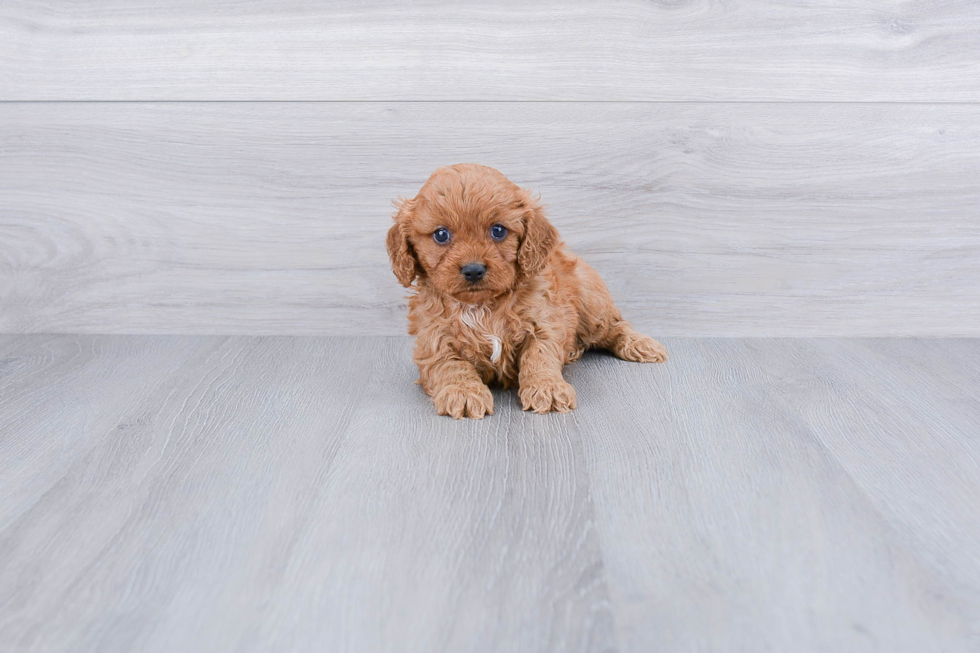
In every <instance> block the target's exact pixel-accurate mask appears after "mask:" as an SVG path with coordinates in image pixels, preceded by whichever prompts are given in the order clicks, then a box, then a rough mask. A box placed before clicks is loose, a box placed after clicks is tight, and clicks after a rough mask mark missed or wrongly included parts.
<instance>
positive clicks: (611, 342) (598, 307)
mask: <svg viewBox="0 0 980 653" xmlns="http://www.w3.org/2000/svg"><path fill="white" fill-rule="evenodd" d="M578 265H579V268H578V269H577V270H576V272H577V273H578V274H579V277H580V279H581V282H582V289H581V293H580V298H579V299H580V302H581V306H580V309H579V316H580V317H579V331H580V337H581V339H582V341H583V342H584V343H586V344H587V345H590V346H593V347H600V348H602V349H606V350H609V351H611V352H612V353H613V354H615V355H616V357H617V358H622V359H623V360H626V361H633V362H636V363H663V362H665V361H666V360H667V349H666V348H665V347H664V346H663V345H662V344H660V343H659V342H657V341H656V340H654V339H653V338H651V337H650V336H645V335H643V334H642V333H640V332H638V331H637V330H636V329H634V328H633V325H631V324H630V323H629V322H627V321H626V320H624V319H623V316H622V314H621V313H620V312H619V309H618V308H616V304H614V303H613V300H612V296H611V295H610V294H609V289H608V288H606V284H605V283H604V282H603V281H602V279H601V278H600V277H599V274H598V273H597V272H596V271H595V270H593V269H592V268H591V267H589V266H588V265H587V264H586V263H584V262H583V261H579V264H578Z"/></svg>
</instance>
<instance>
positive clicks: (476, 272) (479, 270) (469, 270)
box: [459, 263, 487, 283]
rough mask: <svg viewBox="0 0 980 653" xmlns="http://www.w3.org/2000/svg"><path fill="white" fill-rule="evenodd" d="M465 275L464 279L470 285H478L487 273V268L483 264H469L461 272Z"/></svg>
mask: <svg viewBox="0 0 980 653" xmlns="http://www.w3.org/2000/svg"><path fill="white" fill-rule="evenodd" d="M459 271H460V272H462V273H463V278H464V279H466V280H467V281H469V282H470V283H476V282H477V281H479V280H480V279H482V278H483V275H485V274H486V273H487V266H485V265H483V264H482V263H467V264H466V265H464V266H463V267H462V268H460V270H459Z"/></svg>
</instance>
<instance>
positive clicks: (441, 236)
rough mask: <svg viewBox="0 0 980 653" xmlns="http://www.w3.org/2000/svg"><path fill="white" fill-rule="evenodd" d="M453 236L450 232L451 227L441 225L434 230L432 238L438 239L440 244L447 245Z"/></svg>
mask: <svg viewBox="0 0 980 653" xmlns="http://www.w3.org/2000/svg"><path fill="white" fill-rule="evenodd" d="M451 237H452V234H451V233H449V229H446V228H445V227H439V228H438V229H436V230H435V231H433V232H432V240H434V241H436V242H437V243H439V244H440V245H445V244H446V243H448V242H449V239H450V238H451Z"/></svg>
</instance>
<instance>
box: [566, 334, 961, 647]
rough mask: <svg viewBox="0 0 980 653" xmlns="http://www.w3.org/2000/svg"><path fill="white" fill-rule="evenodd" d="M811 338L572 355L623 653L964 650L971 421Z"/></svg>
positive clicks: (859, 353)
mask: <svg viewBox="0 0 980 653" xmlns="http://www.w3.org/2000/svg"><path fill="white" fill-rule="evenodd" d="M818 342H820V341H818ZM826 342H827V344H826V346H824V344H823V343H822V342H820V344H813V343H810V342H808V341H769V340H751V339H749V340H744V341H741V340H705V341H692V340H674V339H670V340H668V341H667V342H666V344H667V347H668V349H669V350H670V352H671V360H670V361H669V362H668V364H666V365H663V366H639V365H632V364H628V363H623V362H621V361H617V360H615V359H612V358H610V357H603V356H597V355H596V356H590V357H586V358H585V359H584V360H583V364H582V365H581V366H575V367H572V368H570V370H569V372H570V373H569V374H568V375H567V376H568V378H569V381H571V382H572V383H573V384H574V385H575V386H576V388H577V389H578V396H579V406H580V409H579V411H578V412H577V414H576V415H577V419H578V423H579V426H580V429H581V431H582V434H583V446H584V448H585V453H586V457H587V459H588V461H589V476H590V479H591V486H592V497H593V502H594V505H595V514H596V518H597V521H596V526H597V529H598V532H599V538H600V542H601V545H602V550H603V560H604V563H605V568H606V571H607V574H608V586H609V593H610V598H611V600H612V604H613V609H614V613H615V615H616V625H617V632H618V635H619V639H620V643H621V644H622V646H623V650H627V651H647V650H732V651H758V650H795V651H824V650H846V651H877V650H889V651H921V650H943V651H968V650H973V649H974V648H975V644H976V641H977V635H978V633H977V630H976V625H977V624H978V623H980V592H978V585H977V573H978V572H980V562H978V560H977V558H976V555H975V551H976V547H975V545H974V546H973V548H972V549H971V548H970V547H971V544H973V543H975V542H976V541H977V537H978V534H980V533H978V530H980V529H978V524H980V521H978V520H977V517H976V508H975V505H976V500H977V497H978V494H980V493H978V490H980V460H978V459H977V458H975V457H966V458H963V457H961V456H962V453H963V452H965V451H969V450H970V449H971V448H973V449H975V447H976V444H977V443H976V442H975V430H974V431H972V432H967V431H964V430H963V428H962V427H963V424H964V422H963V420H962V416H953V417H950V416H947V415H946V414H944V413H943V411H942V408H941V405H939V406H937V407H936V408H935V409H934V410H931V411H928V412H925V413H921V414H917V413H918V411H920V410H921V409H922V408H923V406H924V403H919V402H917V401H909V400H912V399H913V398H914V397H915V396H916V395H917V393H919V392H920V387H919V384H920V382H921V380H920V379H919V378H917V377H915V376H914V375H907V376H905V377H904V378H902V379H897V378H895V379H893V378H889V377H888V376H887V375H886V376H885V377H881V376H878V377H874V378H872V375H871V374H870V370H872V369H877V368H876V367H875V365H876V363H875V361H877V360H879V358H878V357H869V358H864V357H863V356H864V355H865V354H867V352H868V348H867V347H865V346H864V345H851V344H850V343H843V344H841V343H840V342H839V341H836V340H830V341H826ZM838 347H840V348H842V349H843V350H846V351H849V352H852V354H853V355H851V356H847V357H846V359H845V357H842V356H840V354H839V352H838V351H837V349H838ZM845 360H846V361H847V362H846V364H845V363H844V361H845ZM928 364H931V365H935V369H934V371H935V373H936V374H942V370H943V369H944V365H943V361H942V360H941V359H940V360H938V361H937V360H932V361H931V362H930V363H928ZM852 365H853V366H856V367H857V369H852ZM899 367H900V365H898V364H896V365H895V366H893V368H892V369H891V370H889V373H896V374H897V372H895V370H897V369H898V368H899ZM930 396H931V395H930ZM900 399H905V400H907V401H906V404H905V405H902V404H901V402H900V401H899V400H900ZM970 433H972V434H973V435H972V436H971V435H970ZM613 434H614V435H613ZM970 437H972V438H973V441H972V442H971V441H969V439H970ZM899 442H900V443H901V444H900V445H899V446H896V447H895V448H894V449H892V446H893V444H896V445H898V444H899ZM948 446H949V447H952V448H947V447H948ZM950 471H955V472H956V474H955V477H954V478H953V479H950V480H947V481H943V480H942V479H941V478H940V477H942V476H943V475H944V473H947V472H950ZM971 501H972V502H974V503H973V504H972V505H971V504H970V502H971ZM930 511H933V514H932V515H928V513H929V512H930ZM937 525H938V526H939V530H937V531H936V532H930V530H929V529H930V528H932V527H934V526H937ZM951 535H955V536H957V537H959V538H961V539H957V540H956V541H955V542H954V541H950V540H949V539H948V537H949V536H951ZM964 537H965V539H962V538H964ZM949 564H952V565H953V568H955V572H952V569H950V568H946V565H949ZM951 572H952V573H951Z"/></svg>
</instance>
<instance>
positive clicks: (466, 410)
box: [432, 383, 493, 419]
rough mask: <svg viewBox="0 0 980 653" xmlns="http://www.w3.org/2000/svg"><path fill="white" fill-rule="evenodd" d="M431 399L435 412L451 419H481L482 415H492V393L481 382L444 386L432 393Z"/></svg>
mask: <svg viewBox="0 0 980 653" xmlns="http://www.w3.org/2000/svg"><path fill="white" fill-rule="evenodd" d="M432 401H433V403H435V405H436V412H437V413H439V414H440V415H449V416H450V417H452V418H453V419H463V418H464V417H472V418H473V419H482V418H483V416H484V415H493V395H492V394H490V388H488V387H487V386H485V385H483V384H482V383H474V384H472V385H449V386H446V387H444V388H442V389H441V390H439V391H438V392H437V393H436V394H435V395H433V397H432Z"/></svg>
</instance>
